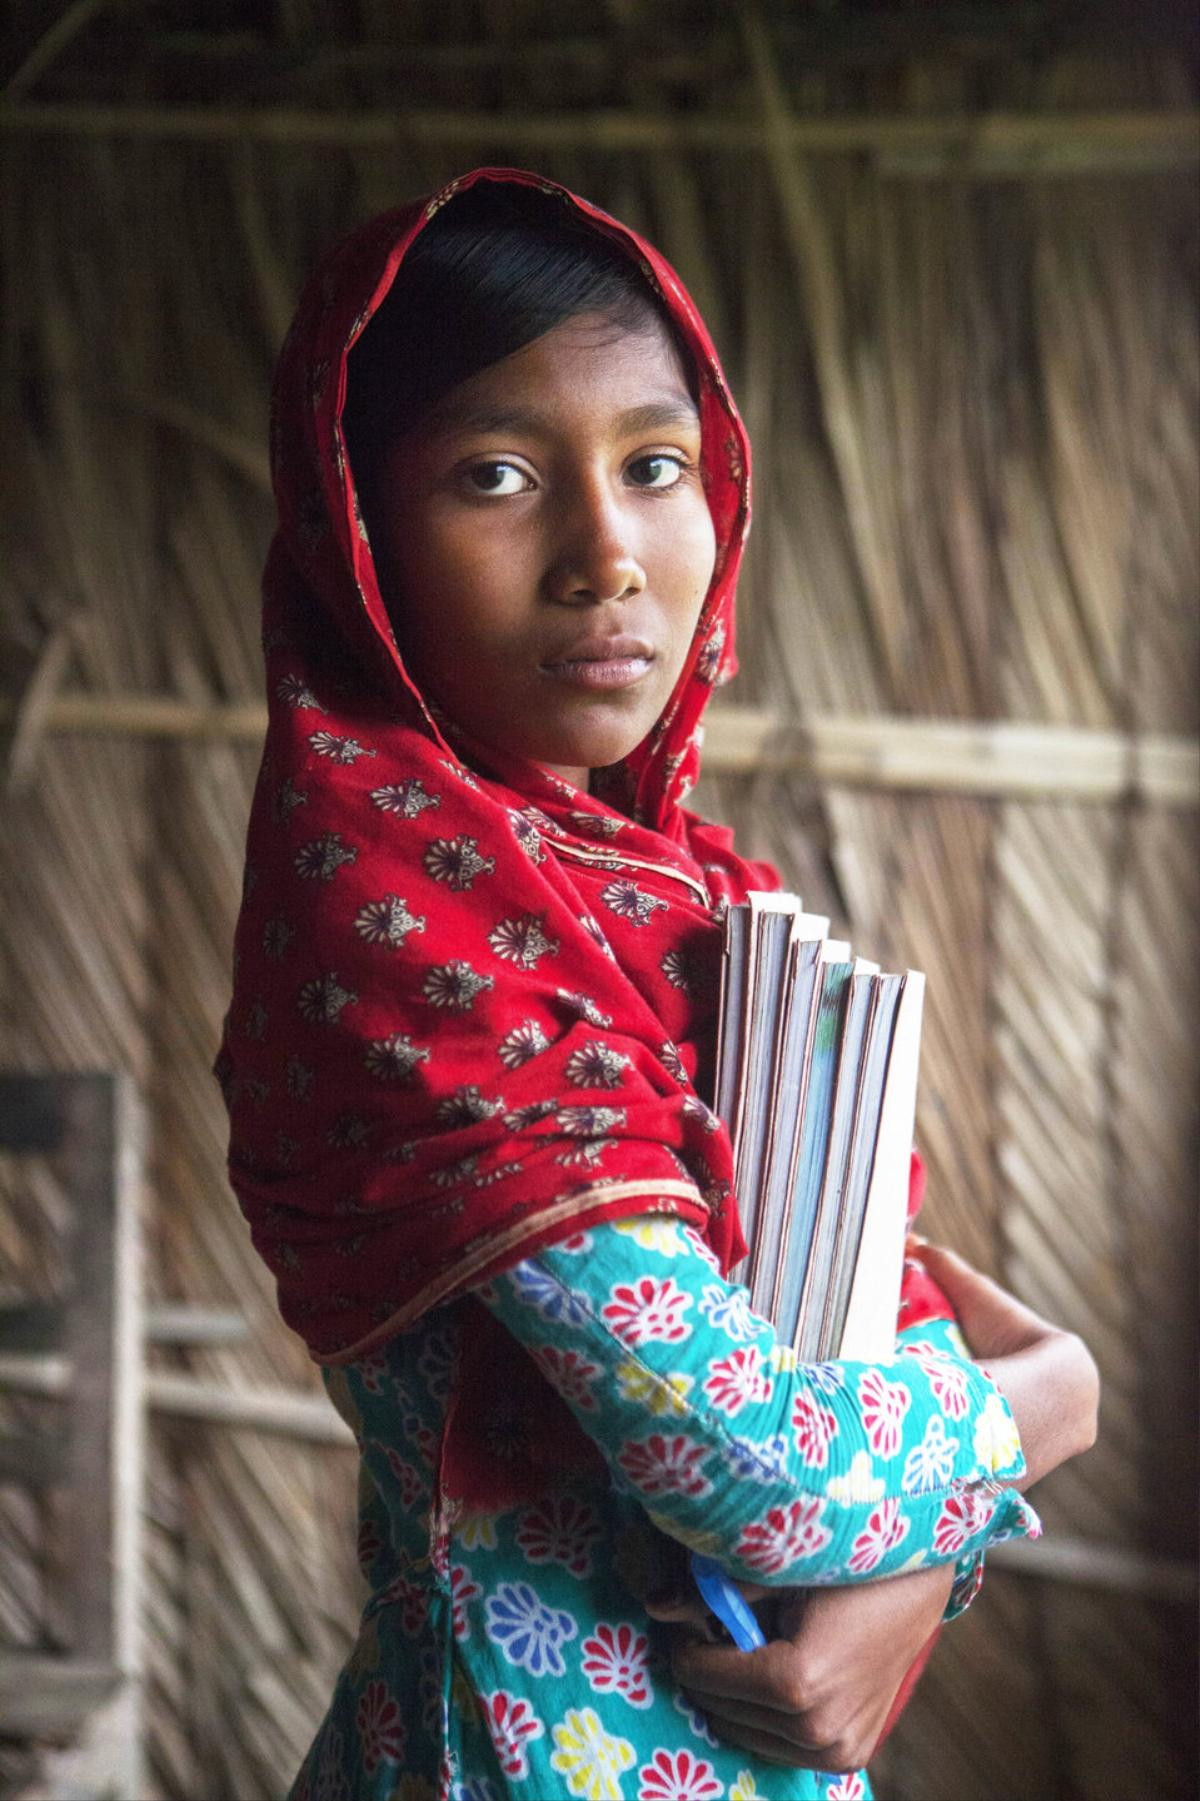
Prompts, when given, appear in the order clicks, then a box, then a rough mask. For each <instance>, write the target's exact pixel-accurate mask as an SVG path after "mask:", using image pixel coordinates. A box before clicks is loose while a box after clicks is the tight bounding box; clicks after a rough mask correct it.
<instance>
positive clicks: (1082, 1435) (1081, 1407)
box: [650, 1245, 1099, 1771]
mask: <svg viewBox="0 0 1200 1801" xmlns="http://www.w3.org/2000/svg"><path fill="white" fill-rule="evenodd" d="M917 1254H918V1255H919V1256H920V1257H921V1260H922V1262H924V1263H925V1264H926V1266H927V1268H928V1270H929V1272H930V1274H931V1275H932V1276H933V1277H934V1278H935V1280H936V1281H937V1282H938V1284H939V1286H940V1287H941V1288H942V1289H943V1291H944V1293H945V1295H946V1298H947V1299H948V1301H949V1302H950V1304H951V1306H952V1307H953V1309H954V1312H955V1313H956V1314H957V1316H958V1318H959V1320H960V1322H961V1325H962V1328H963V1330H964V1331H965V1333H966V1335H967V1338H968V1340H969V1342H970V1344H971V1347H972V1349H973V1350H974V1351H975V1352H976V1353H977V1354H980V1355H985V1356H986V1358H987V1366H988V1369H989V1370H990V1372H991V1373H992V1375H993V1376H994V1377H995V1378H996V1379H997V1381H998V1383H999V1385H1000V1387H1001V1389H1002V1391H1003V1392H1004V1393H1005V1394H1006V1395H1007V1398H1008V1400H1009V1402H1010V1404H1011V1406H1012V1409H1013V1412H1014V1414H1015V1416H1016V1418H1017V1421H1018V1423H1019V1425H1020V1427H1021V1431H1022V1437H1023V1440H1024V1444H1025V1453H1026V1461H1027V1464H1028V1471H1027V1474H1026V1476H1025V1477H1024V1478H1022V1483H1023V1485H1025V1484H1028V1483H1029V1482H1031V1481H1033V1480H1036V1477H1037V1476H1038V1475H1039V1474H1044V1473H1045V1472H1046V1470H1048V1469H1050V1468H1053V1467H1054V1466H1055V1465H1056V1464H1057V1463H1060V1462H1063V1461H1064V1460H1065V1459H1066V1458H1067V1457H1070V1456H1074V1455H1076V1454H1077V1453H1078V1452H1080V1451H1083V1450H1086V1449H1087V1448H1088V1446H1089V1445H1091V1444H1092V1443H1093V1442H1094V1440H1095V1435H1096V1415H1097V1407H1098V1401H1099V1379H1098V1376H1097V1373H1096V1367H1095V1364H1094V1363H1093V1361H1092V1358H1091V1356H1090V1355H1089V1353H1088V1351H1087V1349H1086V1347H1085V1346H1084V1345H1083V1343H1082V1341H1081V1340H1080V1339H1078V1338H1077V1337H1075V1336H1074V1334H1071V1333H1065V1332H1061V1331H1059V1330H1057V1329H1056V1328H1055V1327H1053V1326H1051V1325H1050V1324H1049V1322H1048V1321H1046V1320H1043V1319H1041V1318H1040V1317H1039V1316H1038V1315H1037V1314H1035V1313H1033V1312H1032V1310H1031V1309H1029V1308H1027V1307H1024V1306H1022V1304H1021V1303H1020V1302H1019V1301H1017V1300H1016V1299H1014V1297H1013V1296H1012V1295H1010V1294H1007V1293H1006V1292H1005V1291H1004V1290H1003V1289H1001V1288H999V1287H998V1286H997V1285H996V1284H995V1283H994V1282H991V1281H989V1280H988V1278H987V1277H986V1276H983V1275H981V1274H980V1273H979V1271H977V1270H974V1269H972V1268H971V1266H970V1265H969V1264H967V1263H965V1262H964V1261H963V1259H962V1258H960V1257H957V1256H955V1255H954V1253H953V1252H948V1251H943V1250H940V1249H938V1248H936V1247H934V1246H932V1245H921V1246H920V1248H919V1250H918V1253H917ZM933 1337H935V1334H934V1333H932V1332H930V1331H929V1329H928V1328H927V1329H925V1330H924V1331H922V1330H921V1329H920V1328H914V1329H913V1330H911V1331H910V1332H908V1333H903V1334H901V1344H902V1345H904V1344H905V1341H906V1340H907V1341H908V1347H907V1348H908V1349H909V1350H910V1352H912V1353H913V1354H915V1355H921V1354H923V1353H922V1350H921V1341H922V1339H925V1340H928V1339H930V1338H933ZM913 1341H916V1342H915V1343H914V1342H913ZM948 1585H949V1578H948V1575H947V1572H946V1571H944V1570H939V1569H936V1568H935V1569H929V1570H920V1571H918V1572H917V1573H915V1574H913V1575H909V1576H899V1577H897V1578H895V1579H894V1580H893V1581H891V1582H886V1583H881V1584H879V1585H877V1586H875V1587H873V1588H869V1589H856V1590H850V1589H828V1590H823V1591H809V1592H808V1593H807V1594H805V1593H804V1592H803V1591H799V1592H797V1593H795V1594H793V1595H790V1596H787V1597H786V1598H785V1599H784V1602H783V1606H782V1607H781V1608H780V1612H779V1617H778V1618H777V1619H776V1621H775V1623H774V1628H773V1635H772V1637H773V1642H772V1643H771V1644H770V1645H768V1646H767V1647H766V1649H765V1650H763V1651H757V1652H754V1653H752V1654H750V1655H746V1654H744V1653H740V1652H736V1651H731V1650H729V1649H728V1648H727V1647H725V1646H718V1645H709V1644H706V1643H705V1642H704V1639H703V1637H702V1635H701V1634H699V1633H688V1634H686V1635H684V1634H681V1635H680V1636H679V1638H678V1639H677V1641H676V1644H675V1647H674V1655H673V1657H672V1667H673V1669H674V1673H675V1675H676V1677H677V1678H678V1680H679V1681H680V1683H681V1684H683V1685H684V1687H685V1689H686V1690H687V1691H688V1693H689V1694H690V1695H691V1698H692V1699H693V1700H694V1701H695V1703H696V1704H697V1705H698V1706H700V1707H702V1708H703V1710H704V1711H705V1713H706V1714H707V1715H708V1718H709V1720H710V1723H711V1724H712V1725H713V1727H714V1728H715V1729H716V1730H717V1731H718V1732H719V1734H720V1736H721V1738H722V1739H723V1740H725V1742H727V1743H730V1744H735V1745H738V1746H740V1747H741V1748H742V1749H744V1750H751V1751H755V1752H757V1753H758V1754H759V1755H761V1756H764V1757H767V1758H769V1759H771V1760H773V1761H776V1762H779V1763H781V1764H787V1765H791V1766H793V1767H804V1768H811V1769H819V1770H839V1771H840V1770H853V1769H857V1768H859V1767H860V1766H861V1765H863V1764H864V1763H866V1762H867V1761H868V1759H869V1758H870V1756H871V1754H872V1752H873V1751H874V1749H875V1747H876V1745H877V1743H878V1740H879V1736H880V1733H881V1731H882V1729H883V1726H884V1723H885V1721H886V1720H887V1719H888V1717H889V1713H890V1711H891V1709H892V1707H893V1703H894V1697H895V1695H896V1692H897V1688H898V1685H899V1684H900V1682H901V1681H902V1680H903V1678H904V1677H905V1674H906V1672H907V1671H908V1669H909V1665H910V1663H911V1661H912V1658H913V1657H914V1655H915V1654H916V1653H917V1651H918V1650H919V1649H920V1648H921V1646H922V1645H923V1644H924V1643H925V1641H926V1639H927V1637H928V1635H929V1633H930V1632H931V1631H932V1630H933V1628H934V1626H935V1625H936V1623H937V1620H938V1619H939V1617H940V1616H941V1612H942V1609H943V1607H944V1605H945V1600H946V1595H947V1592H948ZM650 1611H651V1612H653V1613H656V1614H657V1616H658V1617H660V1618H673V1619H677V1620H684V1619H686V1618H687V1609H685V1608H683V1607H680V1608H679V1609H677V1610H675V1611H670V1610H667V1611H662V1610H659V1609H658V1608H655V1607H654V1606H651V1609H650Z"/></svg>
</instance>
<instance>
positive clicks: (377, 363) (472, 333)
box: [342, 182, 693, 491]
mask: <svg viewBox="0 0 1200 1801" xmlns="http://www.w3.org/2000/svg"><path fill="white" fill-rule="evenodd" d="M583 312H589V313H591V312H595V313H603V314H606V315H607V316H608V317H609V318H610V319H611V320H612V321H613V323H614V325H617V326H619V327H621V328H623V329H625V330H627V331H638V332H642V331H645V330H647V328H649V327H651V326H652V325H653V324H654V323H656V322H657V323H659V324H661V325H662V326H663V327H664V328H665V329H666V331H667V332H668V335H669V336H670V337H671V339H672V341H673V342H674V343H675V345H676V347H677V349H678V350H679V351H680V355H681V360H682V362H683V367H684V370H685V372H686V374H687V378H688V381H689V385H691V383H692V380H693V376H692V358H691V356H690V354H689V353H688V352H687V350H686V349H685V348H684V346H683V344H682V342H681V340H680V338H679V334H678V332H677V331H676V329H675V326H674V322H673V321H672V320H671V319H670V318H669V317H668V315H667V313H666V312H665V310H664V309H663V308H662V306H661V305H660V304H659V302H658V301H657V299H656V298H655V295H654V292H653V289H652V288H651V287H650V286H649V284H648V283H647V281H646V279H645V277H644V276H643V275H642V273H641V271H640V270H639V269H638V266H637V263H636V262H635V261H634V259H633V258H632V257H631V256H630V255H629V253H628V252H627V251H625V250H623V249H622V248H621V246H620V245H619V244H618V243H616V242H615V241H614V240H612V239H610V238H607V237H605V236H604V234H603V233H602V232H600V231H598V230H596V229H595V228H593V227H591V226H589V225H588V224H587V223H586V222H585V221H584V220H583V219H581V218H580V216H579V215H578V214H577V213H575V212H574V211H573V210H572V209H571V208H570V206H569V204H568V203H567V202H565V201H563V200H562V199H560V198H559V197H558V196H557V195H554V194H546V193H543V192H542V191H541V190H540V189H537V188H525V187H518V186H516V185H515V184H512V183H507V184H503V185H501V184H499V183H495V182H480V183H477V184H476V185H475V186H474V187H473V188H470V189H468V190H467V192H466V193H464V194H461V195H458V196H456V197H455V198H454V199H453V200H451V201H450V202H449V203H448V204H447V205H445V206H444V207H443V208H442V209H441V211H440V212H439V213H437V214H436V216H435V217H434V218H433V219H432V220H431V221H430V222H429V224H428V225H427V226H426V227H425V228H424V230H423V231H422V232H420V234H419V235H418V237H417V238H416V241H415V242H414V244H413V246H412V248H411V250H410V251H409V252H408V254H407V256H406V257H405V258H404V261H403V262H402V263H401V265H400V268H399V270H398V272H397V275H396V279H395V281H394V282H393V283H392V286H391V288H390V289H389V291H388V293H387V295H386V296H385V298H384V300H383V302H382V304H381V306H380V307H379V309H378V311H377V312H376V314H375V316H374V317H373V318H372V320H371V322H370V324H369V325H368V326H367V328H366V330H365V331H364V332H363V334H362V336H361V338H360V339H359V340H358V342H357V344H356V345H355V346H354V348H353V350H352V351H351V352H350V356H349V358H348V361H347V372H346V403H345V406H344V408H343V412H342V431H343V435H344V437H345V440H346V447H347V450H348V452H349V456H350V466H351V468H352V469H353V471H354V474H355V479H356V482H357V485H358V487H359V489H360V491H361V490H362V489H363V488H364V486H367V485H369V483H370V481H371V478H372V476H373V474H374V471H375V470H376V469H377V468H378V466H379V462H380V460H381V458H382V457H383V456H384V455H385V454H386V452H387V451H388V450H389V449H390V448H391V446H392V445H393V444H394V443H395V442H396V440H397V438H399V437H401V436H402V435H403V433H405V432H406V431H408V430H410V429H411V428H412V427H413V426H414V425H416V424H418V423H419V422H420V420H421V419H422V418H423V417H424V416H425V414H427V413H428V412H429V411H430V409H431V408H432V407H433V406H434V405H436V403H437V402H438V401H439V400H440V399H441V398H442V397H443V396H444V395H445V394H448V393H449V392H450V390H451V389H452V388H455V387H457V386H458V384H459V383H460V382H463V381H466V380H467V379H468V378H469V377H470V376H472V375H477V374H478V373H479V371H480V370H481V369H486V368H489V367H490V366H491V364H493V363H498V362H500V360H501V359H502V358H503V357H506V356H511V355H512V354H513V353H514V351H517V350H521V349H523V348H524V347H525V345H526V344H531V343H532V342H533V341H534V339H535V338H540V337H541V336H542V335H543V333H545V332H548V331H551V330H552V329H553V328H554V327H555V326H556V325H561V324H562V322H563V321H564V320H565V319H569V318H571V317H572V316H573V315H575V314H577V313H583Z"/></svg>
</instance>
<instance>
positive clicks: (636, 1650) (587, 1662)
mask: <svg viewBox="0 0 1200 1801" xmlns="http://www.w3.org/2000/svg"><path fill="white" fill-rule="evenodd" d="M649 1656H650V1641H649V1639H648V1638H647V1637H646V1635H645V1633H644V1632H639V1631H638V1630H637V1628H636V1627H634V1626H630V1625H628V1624H627V1623H626V1622H625V1621H624V1620H623V1621H622V1622H621V1623H620V1625H617V1626H609V1625H606V1624H605V1623H604V1622H603V1621H601V1622H600V1623H599V1624H598V1625H597V1627H596V1630H595V1631H594V1632H593V1634H592V1636H591V1637H590V1638H585V1639H584V1641H583V1673H584V1675H585V1676H586V1677H587V1679H588V1681H589V1682H590V1683H591V1685H592V1687H593V1688H594V1689H595V1691H596V1693H597V1694H598V1695H607V1694H613V1695H620V1696H621V1697H622V1698H623V1699H624V1700H626V1701H628V1703H629V1705H630V1706H631V1707H649V1706H650V1704H651V1701H652V1700H653V1693H652V1690H651V1686H650V1673H649V1671H648V1670H647V1668H646V1664H647V1661H648V1659H649Z"/></svg>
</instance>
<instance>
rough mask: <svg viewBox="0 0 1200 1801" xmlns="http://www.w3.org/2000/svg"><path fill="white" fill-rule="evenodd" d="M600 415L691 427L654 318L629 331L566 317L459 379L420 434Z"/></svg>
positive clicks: (647, 425)
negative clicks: (476, 370)
mask: <svg viewBox="0 0 1200 1801" xmlns="http://www.w3.org/2000/svg"><path fill="white" fill-rule="evenodd" d="M551 413H552V414H554V415H555V416H558V417H562V418H565V419H567V420H569V419H570V417H571V415H572V413H577V414H578V415H579V417H580V418H581V419H582V418H583V416H584V414H585V413H586V414H587V415H588V416H589V417H595V416H600V417H603V418H604V419H605V420H606V422H608V423H610V424H611V425H612V427H613V428H614V429H616V430H624V431H629V432H637V431H639V430H647V431H652V430H654V429H657V428H662V429H666V428H668V427H670V428H673V429H675V430H680V429H687V428H689V427H690V428H692V429H695V428H696V426H697V425H698V423H699V413H698V411H697V408H696V404H695V401H694V400H693V398H692V394H691V391H690V388H689V385H688V382H687V378H686V373H685V370H684V367H683V364H682V360H681V358H680V355H679V352H678V351H677V349H676V347H675V345H674V344H673V343H672V341H671V338H670V336H669V334H668V333H667V332H666V331H665V330H663V329H662V328H661V327H660V326H658V325H657V324H655V323H653V322H651V323H649V324H648V325H647V327H646V329H644V330H637V331H631V330H628V329H626V328H622V327H619V326H616V325H614V323H613V321H612V320H610V319H607V318H604V317H602V316H597V315H593V314H581V315H578V316H576V317H575V318H571V319H566V320H564V321H563V322H562V324H560V325H557V326H555V327H554V328H553V329H552V330H551V331H548V332H545V333H543V335H542V336H541V337H539V338H535V339H534V340H533V341H532V342H531V343H529V344H526V345H525V346H524V347H523V348H522V349H520V350H518V351H514V352H513V354H512V355H511V356H507V357H504V358H502V359H501V360H500V361H499V362H496V363H492V364H490V365H489V366H488V367H487V368H486V369H481V370H479V371H478V373H477V374H475V375H473V376H471V377H469V378H468V380H466V381H464V382H460V383H459V384H458V386H457V387H454V388H452V389H450V391H449V392H448V393H447V394H445V395H443V396H442V398H441V399H440V400H439V401H438V402H437V403H436V404H435V406H434V407H433V408H432V410H431V412H430V413H429V415H428V416H427V418H426V420H425V421H424V424H423V433H424V434H425V435H429V436H434V435H436V436H439V437H441V436H446V435H450V434H456V433H460V432H464V431H489V430H498V431H502V430H505V429H521V428H522V427H524V426H528V425H531V424H533V423H536V421H537V420H538V419H539V418H543V417H545V416H547V415H548V414H551Z"/></svg>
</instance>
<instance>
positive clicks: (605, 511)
mask: <svg viewBox="0 0 1200 1801" xmlns="http://www.w3.org/2000/svg"><path fill="white" fill-rule="evenodd" d="M562 527H563V529H562V531H561V533H560V534H559V536H558V538H557V541H556V544H555V548H554V554H553V556H552V559H551V562H550V565H549V567H548V569H547V571H546V577H545V584H544V585H545V589H546V592H547V594H548V596H549V598H550V599H551V600H556V601H558V602H560V603H561V604H566V605H586V604H589V603H591V604H596V603H599V602H604V601H612V600H624V599H626V598H627V597H628V596H630V595H632V594H640V593H641V591H642V589H643V588H644V587H645V586H646V573H645V570H644V569H643V568H642V566H641V563H640V562H639V561H638V558H637V555H636V552H635V549H634V545H633V531H632V522H631V521H630V520H628V519H627V518H626V516H625V513H624V511H623V510H622V508H621V506H620V504H619V503H618V501H617V499H616V498H615V496H614V495H612V494H611V493H610V492H609V491H608V490H607V488H606V487H605V486H604V485H603V484H601V483H596V484H594V485H593V484H590V483H589V484H586V485H583V486H581V487H580V489H579V491H578V492H577V493H576V495H575V496H574V498H573V501H572V503H571V505H570V509H569V511H568V512H567V513H566V515H565V516H564V518H563V521H562Z"/></svg>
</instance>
